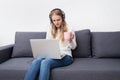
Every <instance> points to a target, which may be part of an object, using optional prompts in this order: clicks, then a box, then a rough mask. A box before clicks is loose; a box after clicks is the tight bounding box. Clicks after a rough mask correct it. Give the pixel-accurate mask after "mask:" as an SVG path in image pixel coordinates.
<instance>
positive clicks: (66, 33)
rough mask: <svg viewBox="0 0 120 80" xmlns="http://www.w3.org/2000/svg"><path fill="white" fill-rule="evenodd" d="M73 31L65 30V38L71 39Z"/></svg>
mask: <svg viewBox="0 0 120 80" xmlns="http://www.w3.org/2000/svg"><path fill="white" fill-rule="evenodd" d="M71 35H72V32H64V39H65V40H68V41H69V40H70V39H71Z"/></svg>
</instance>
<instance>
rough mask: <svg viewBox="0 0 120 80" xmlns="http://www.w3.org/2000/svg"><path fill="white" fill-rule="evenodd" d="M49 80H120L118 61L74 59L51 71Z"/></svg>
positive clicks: (119, 61)
mask: <svg viewBox="0 0 120 80" xmlns="http://www.w3.org/2000/svg"><path fill="white" fill-rule="evenodd" d="M51 80H120V59H101V58H100V59H95V58H76V59H74V62H73V64H71V65H69V66H66V67H61V68H55V69H53V70H52V75H51Z"/></svg>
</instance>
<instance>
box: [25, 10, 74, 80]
mask: <svg viewBox="0 0 120 80" xmlns="http://www.w3.org/2000/svg"><path fill="white" fill-rule="evenodd" d="M49 18H50V21H51V29H50V31H48V32H47V37H46V39H59V44H60V51H61V57H62V59H52V58H49V57H47V58H42V57H39V58H37V59H35V60H33V62H32V64H31V66H30V68H29V70H28V72H27V74H26V76H25V79H24V80H36V78H37V77H38V76H39V80H49V77H50V70H51V69H53V68H57V67H63V66H67V65H70V64H72V62H73V58H72V52H71V49H75V48H76V39H75V34H74V32H72V31H71V32H70V30H69V29H68V27H67V24H66V21H65V14H64V12H63V11H62V10H61V9H59V8H55V9H53V10H52V11H51V12H50V14H49Z"/></svg>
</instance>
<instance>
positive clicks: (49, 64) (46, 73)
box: [24, 55, 73, 80]
mask: <svg viewBox="0 0 120 80" xmlns="http://www.w3.org/2000/svg"><path fill="white" fill-rule="evenodd" d="M72 62H73V58H72V57H71V56H68V55H66V56H64V57H63V58H62V59H52V58H41V57H39V58H37V59H35V60H33V62H32V63H31V65H30V67H29V69H28V72H27V73H26V76H25V79H24V80H36V79H37V77H38V76H39V80H49V77H50V70H51V69H53V68H57V67H63V66H67V65H70V64H72Z"/></svg>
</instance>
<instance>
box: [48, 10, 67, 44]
mask: <svg viewBox="0 0 120 80" xmlns="http://www.w3.org/2000/svg"><path fill="white" fill-rule="evenodd" d="M53 14H56V15H59V16H61V17H62V24H61V26H60V37H59V40H60V41H61V42H62V43H63V42H64V32H67V31H68V28H67V23H66V21H65V14H64V12H63V11H62V10H61V9H59V8H55V9H53V10H52V11H51V12H50V14H49V18H50V21H51V26H52V28H51V34H52V36H53V38H56V34H57V28H56V26H55V25H54V23H53V22H52V19H51V17H52V15H53Z"/></svg>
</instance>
